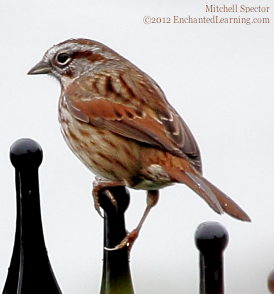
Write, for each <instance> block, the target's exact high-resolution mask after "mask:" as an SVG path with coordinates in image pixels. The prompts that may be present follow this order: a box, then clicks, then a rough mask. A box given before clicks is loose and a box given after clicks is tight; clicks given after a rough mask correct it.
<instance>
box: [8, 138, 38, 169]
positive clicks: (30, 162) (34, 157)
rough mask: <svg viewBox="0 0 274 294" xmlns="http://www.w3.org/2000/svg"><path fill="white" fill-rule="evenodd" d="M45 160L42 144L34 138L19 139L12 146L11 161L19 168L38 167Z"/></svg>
mask: <svg viewBox="0 0 274 294" xmlns="http://www.w3.org/2000/svg"><path fill="white" fill-rule="evenodd" d="M42 160H43V151H42V148H41V146H40V145H39V144H38V143H37V142H35V141H34V140H32V139H27V138H23V139H19V140H17V141H15V142H14V143H13V144H12V145H11V147H10V161H11V163H12V165H13V166H14V167H15V168H17V169H22V168H29V167H34V168H38V167H39V166H40V164H41V163H42Z"/></svg>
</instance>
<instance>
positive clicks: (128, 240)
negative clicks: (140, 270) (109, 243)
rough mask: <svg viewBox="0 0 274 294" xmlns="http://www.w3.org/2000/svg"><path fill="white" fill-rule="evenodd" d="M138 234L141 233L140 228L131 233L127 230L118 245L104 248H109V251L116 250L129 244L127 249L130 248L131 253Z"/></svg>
mask: <svg viewBox="0 0 274 294" xmlns="http://www.w3.org/2000/svg"><path fill="white" fill-rule="evenodd" d="M138 234H139V230H138V229H135V230H133V231H132V232H130V233H128V232H127V235H126V237H125V238H124V239H123V240H122V241H121V242H120V243H119V244H118V245H116V246H115V247H113V248H108V247H104V249H105V250H107V251H116V250H119V249H122V248H124V247H125V246H127V250H128V253H129V252H130V250H131V247H132V245H133V243H134V242H135V240H136V239H137V237H138Z"/></svg>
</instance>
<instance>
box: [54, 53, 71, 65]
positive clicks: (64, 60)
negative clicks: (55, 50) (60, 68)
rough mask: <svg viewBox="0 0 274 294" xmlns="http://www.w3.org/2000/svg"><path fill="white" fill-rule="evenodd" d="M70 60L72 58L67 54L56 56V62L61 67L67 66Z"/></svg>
mask: <svg viewBox="0 0 274 294" xmlns="http://www.w3.org/2000/svg"><path fill="white" fill-rule="evenodd" d="M69 60H70V57H69V55H68V54H67V53H60V54H58V55H57V56H56V61H57V62H58V63H59V64H61V65H65V64H67V63H68V62H69Z"/></svg>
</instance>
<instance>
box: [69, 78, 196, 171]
mask: <svg viewBox="0 0 274 294" xmlns="http://www.w3.org/2000/svg"><path fill="white" fill-rule="evenodd" d="M65 99H66V101H67V104H68V109H69V111H70V112H71V114H72V115H73V116H74V117H75V118H76V119H78V120H81V121H83V122H86V123H90V124H92V125H94V126H98V127H100V128H105V129H108V130H109V131H111V132H114V133H116V134H119V135H120V136H123V137H127V138H130V139H133V140H136V141H139V142H142V143H146V144H149V145H151V146H154V147H156V148H160V149H163V150H167V151H168V152H170V153H172V154H174V155H176V156H179V157H182V158H187V159H188V160H190V161H191V162H192V163H193V165H194V166H195V167H196V169H197V170H198V171H200V172H201V159H200V152H199V148H198V146H197V143H196V141H195V139H194V137H193V135H192V134H191V132H190V130H189V128H188V127H187V125H186V123H185V122H184V121H183V120H182V118H181V117H180V116H179V115H178V114H177V112H176V111H175V110H174V109H173V107H172V106H171V105H170V104H169V103H168V102H167V100H166V98H165V95H164V93H163V92H162V90H161V89H160V88H159V86H158V85H157V84H156V83H155V82H154V81H153V80H152V79H151V78H150V77H148V76H147V75H145V74H144V73H142V74H140V75H139V76H138V75H135V76H134V79H132V78H131V76H130V75H125V74H121V75H117V76H106V75H100V76H97V77H96V78H90V77H80V78H78V79H77V80H75V81H74V82H73V83H71V84H70V86H69V87H68V88H67V89H66V91H65Z"/></svg>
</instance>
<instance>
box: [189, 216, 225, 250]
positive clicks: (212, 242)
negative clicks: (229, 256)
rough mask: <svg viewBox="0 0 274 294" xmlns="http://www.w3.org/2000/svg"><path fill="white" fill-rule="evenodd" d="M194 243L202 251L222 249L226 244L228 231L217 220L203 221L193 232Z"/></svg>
mask: <svg viewBox="0 0 274 294" xmlns="http://www.w3.org/2000/svg"><path fill="white" fill-rule="evenodd" d="M195 243H196V246H197V248H198V249H199V250H200V251H201V252H202V253H203V252H208V253H209V252H216V251H223V250H224V249H225V248H226V246H227V244H228V232H227V230H226V228H225V227H224V226H222V225H221V224H220V223H218V222H204V223H202V224H200V225H199V226H198V228H197V230H196V232H195Z"/></svg>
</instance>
